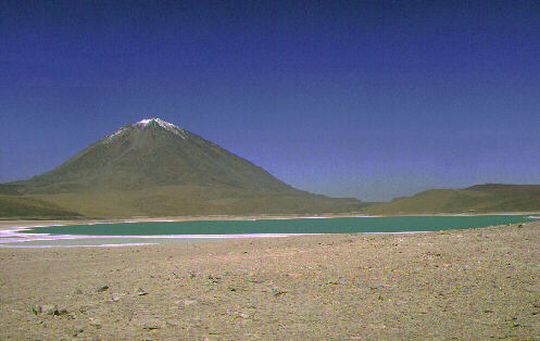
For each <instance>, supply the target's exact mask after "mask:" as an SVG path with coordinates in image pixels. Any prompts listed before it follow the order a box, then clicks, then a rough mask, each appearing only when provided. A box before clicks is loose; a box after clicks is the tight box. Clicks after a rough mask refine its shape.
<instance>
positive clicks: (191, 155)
mask: <svg viewBox="0 0 540 341" xmlns="http://www.w3.org/2000/svg"><path fill="white" fill-rule="evenodd" d="M2 188H3V192H1V191H0V193H4V194H12V195H14V194H17V195H21V196H24V197H31V198H34V199H39V200H42V201H43V202H49V203H53V204H55V205H57V206H58V207H62V208H64V209H66V210H67V211H75V212H78V213H81V214H83V215H87V216H133V215H144V216H160V215H183V214H248V213H322V212H350V211H359V210H360V209H361V208H362V207H364V206H365V204H364V203H362V202H360V201H358V200H356V199H334V198H329V197H326V196H322V195H315V194H311V193H308V192H304V191H301V190H298V189H295V188H293V187H291V186H289V185H287V184H285V183H284V182H282V181H280V180H279V179H277V178H275V177H274V176H272V175H271V174H270V173H268V172H267V171H265V170H264V169H262V168H260V167H258V166H256V165H254V164H253V163H251V162H249V161H247V160H245V159H243V158H241V157H239V156H236V155H234V154H232V153H230V152H228V151H226V150H225V149H223V148H221V147H219V146H218V145H216V144H214V143H212V142H210V141H207V140H205V139H203V138H202V137H200V136H198V135H196V134H193V133H191V132H189V131H187V130H185V129H182V128H179V127H177V126H175V125H174V124H171V123H168V122H165V121H163V120H161V119H159V118H153V119H146V120H142V121H139V122H137V123H135V124H132V125H128V126H125V127H123V128H121V129H119V130H118V131H116V132H115V133H113V134H112V135H110V136H108V137H106V138H104V139H102V140H100V141H98V142H97V143H95V144H93V145H91V146H89V147H88V148H86V149H85V150H83V151H82V152H80V153H79V154H77V155H76V156H75V157H73V158H71V159H70V160H68V161H66V162H65V163H64V164H62V165H60V166H59V167H58V168H56V169H54V170H52V171H50V172H48V173H45V174H42V175H39V176H36V177H33V178H31V179H29V180H26V181H18V182H14V183H10V184H4V185H3V186H2V187H1V188H0V190H2ZM8 192H10V193H8Z"/></svg>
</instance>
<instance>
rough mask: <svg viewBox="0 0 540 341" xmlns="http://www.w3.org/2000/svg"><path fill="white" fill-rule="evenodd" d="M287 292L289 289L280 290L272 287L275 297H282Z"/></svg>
mask: <svg viewBox="0 0 540 341" xmlns="http://www.w3.org/2000/svg"><path fill="white" fill-rule="evenodd" d="M286 293H287V291H285V290H280V289H278V288H272V294H273V295H274V296H275V297H280V296H283V295H285V294H286Z"/></svg>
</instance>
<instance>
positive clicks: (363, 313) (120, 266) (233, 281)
mask: <svg viewBox="0 0 540 341" xmlns="http://www.w3.org/2000/svg"><path fill="white" fill-rule="evenodd" d="M0 264H1V267H0V290H1V295H0V339H2V340H27V339H32V340H33V339H45V340H59V339H65V340H71V339H82V340H85V339H86V340H110V339H129V340H167V339H194V340H203V339H208V340H218V339H220V340H228V339H235V340H237V339H246V340H247V339H250V340H251V339H380V338H385V339H387V338H391V339H432V338H436V339H452V338H454V339H470V338H474V339H485V338H511V339H540V223H538V222H535V223H528V224H524V225H519V226H518V225H509V226H501V227H490V228H481V229H470V230H454V231H444V232H434V233H425V234H394V235H366V234H355V235H344V234H340V235H325V236H304V237H293V238H283V239H282V238H277V239H256V240H255V239H241V240H240V239H239V240H227V241H214V242H201V243H194V244H181V243H179V244H164V245H152V246H139V247H121V248H50V249H0Z"/></svg>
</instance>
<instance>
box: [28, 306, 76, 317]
mask: <svg viewBox="0 0 540 341" xmlns="http://www.w3.org/2000/svg"><path fill="white" fill-rule="evenodd" d="M32 312H33V313H34V314H35V315H53V316H63V315H67V313H68V311H67V309H65V308H60V309H59V308H58V306H57V305H53V304H44V305H35V306H33V307H32Z"/></svg>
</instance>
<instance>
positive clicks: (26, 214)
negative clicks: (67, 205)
mask: <svg viewBox="0 0 540 341" xmlns="http://www.w3.org/2000/svg"><path fill="white" fill-rule="evenodd" d="M77 216H79V214H77V213H75V212H71V211H68V210H65V209H63V208H61V207H59V206H58V205H55V204H52V203H49V202H46V201H43V200H38V199H33V198H25V197H19V196H11V195H1V194H0V217H3V218H43V217H47V218H55V217H56V218H68V217H69V218H70V217H77Z"/></svg>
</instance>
